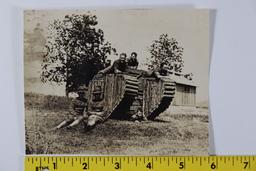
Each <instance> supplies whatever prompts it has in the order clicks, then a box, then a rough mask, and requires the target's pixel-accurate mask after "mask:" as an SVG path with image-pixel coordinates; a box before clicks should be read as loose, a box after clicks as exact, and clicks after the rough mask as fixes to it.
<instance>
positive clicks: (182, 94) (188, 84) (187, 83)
mask: <svg viewBox="0 0 256 171" xmlns="http://www.w3.org/2000/svg"><path fill="white" fill-rule="evenodd" d="M171 78H172V79H173V80H174V81H175V82H176V93H175V96H174V99H173V102H172V105H174V106H193V107H195V106H196V87H197V86H196V84H195V83H194V82H193V81H191V80H188V79H187V78H185V77H183V76H179V75H175V74H174V75H171Z"/></svg>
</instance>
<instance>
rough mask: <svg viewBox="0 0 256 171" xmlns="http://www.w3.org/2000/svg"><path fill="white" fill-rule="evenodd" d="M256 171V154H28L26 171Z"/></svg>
mask: <svg viewBox="0 0 256 171" xmlns="http://www.w3.org/2000/svg"><path fill="white" fill-rule="evenodd" d="M85 170H88V171H102V170H104V171H131V170H132V171H154V170H157V171H167V170H169V171H176V170H177V171H178V170H179V171H181V170H185V171H186V170H189V171H207V170H209V171H214V170H218V171H242V170H245V171H250V170H253V171H256V157H255V156H209V157H208V156H207V157H196V156H194V157H192V156H191V157H151V156H148V157H128V156H127V157H121V156H115V157H113V156H109V157H107V156H101V157H100V156H98V157H92V156H90V157H85V156H77V157H76V156H66V157H62V156H49V157H48V156H27V157H26V159H25V171H85Z"/></svg>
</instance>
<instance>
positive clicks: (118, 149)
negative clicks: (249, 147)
mask: <svg viewBox="0 0 256 171" xmlns="http://www.w3.org/2000/svg"><path fill="white" fill-rule="evenodd" d="M69 103H70V99H68V98H66V97H57V96H43V95H36V94H31V93H30V94H26V95H25V106H26V108H25V119H26V121H25V123H26V152H27V154H88V155H89V154H90V155H96V154H97V155H207V154H208V110H207V109H205V108H204V109H202V108H194V109H191V111H190V113H188V111H186V114H184V113H182V110H180V112H179V110H175V113H172V110H171V108H170V109H169V110H167V111H166V112H164V113H162V114H161V115H160V116H159V117H158V118H157V119H156V120H155V121H146V122H139V123H136V122H131V121H121V120H113V119H109V120H107V121H106V122H104V123H103V124H100V125H97V127H96V128H95V129H93V130H91V131H89V132H84V130H83V126H82V125H79V126H77V127H76V128H74V129H71V130H67V129H62V130H58V131H50V130H51V128H53V127H54V126H56V125H57V124H58V123H60V122H61V121H63V120H64V119H65V118H66V116H67V114H68V111H67V109H68V105H69Z"/></svg>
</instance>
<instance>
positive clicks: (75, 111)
mask: <svg viewBox="0 0 256 171" xmlns="http://www.w3.org/2000/svg"><path fill="white" fill-rule="evenodd" d="M85 108H86V99H85V98H81V97H77V98H75V99H73V100H72V103H71V105H70V106H69V112H70V119H71V117H73V118H74V117H77V116H82V115H83V113H84V110H85Z"/></svg>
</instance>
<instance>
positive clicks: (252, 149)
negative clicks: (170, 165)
mask: <svg viewBox="0 0 256 171" xmlns="http://www.w3.org/2000/svg"><path fill="white" fill-rule="evenodd" d="M153 5H158V6H166V5H170V6H179V7H183V6H186V7H196V8H211V9H216V15H215V16H214V15H213V17H212V19H213V20H212V27H213V28H214V30H213V32H212V34H213V35H214V36H213V39H212V40H213V46H212V54H211V66H210V111H211V121H212V124H211V125H212V129H211V131H210V134H211V135H210V136H211V138H210V142H211V152H212V153H215V154H217V155H256V134H255V131H256V101H255V97H256V76H255V75H254V74H256V68H255V65H256V55H255V54H256V53H255V52H256V43H255V42H256V1H255V0H240V1H238V0H225V1H224V0H215V1H214V0H212V1H210V0H208V1H207V0H198V1H196V0H194V1H193V0H187V1H185V0H176V2H175V1H167V0H155V1H153V0H151V1H149V0H140V1H139V0H133V1H132V0H108V1H104V0H102V1H99V0H94V1H87V0H79V1H78V0H70V1H67V0H54V1H53V0H36V1H35V0H34V1H33V0H30V1H29V0H26V1H25V0H9V1H7V0H6V1H4V0H1V4H0V91H1V98H0V99H1V100H0V114H1V123H0V170H1V171H7V170H12V171H15V170H23V156H24V117H23V101H24V100H23V54H22V9H23V8H35V7H36V8H37V9H38V8H40V9H43V8H51V9H53V8H66V9H67V8H84V7H85V8H90V7H97V6H101V7H106V6H111V7H122V8H127V6H128V7H145V6H149V7H152V6H153ZM214 19H216V20H215V21H214ZM195 64H196V62H195Z"/></svg>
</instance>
